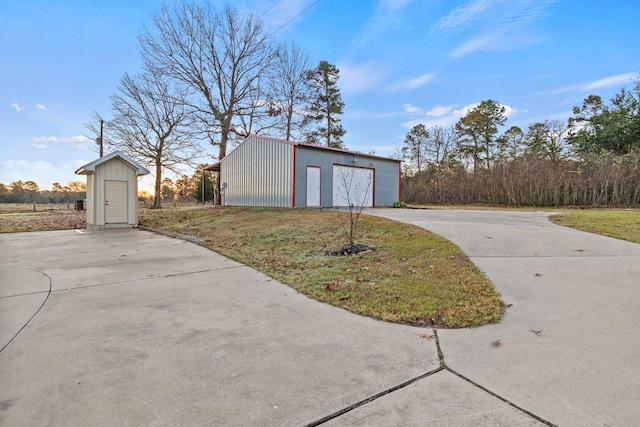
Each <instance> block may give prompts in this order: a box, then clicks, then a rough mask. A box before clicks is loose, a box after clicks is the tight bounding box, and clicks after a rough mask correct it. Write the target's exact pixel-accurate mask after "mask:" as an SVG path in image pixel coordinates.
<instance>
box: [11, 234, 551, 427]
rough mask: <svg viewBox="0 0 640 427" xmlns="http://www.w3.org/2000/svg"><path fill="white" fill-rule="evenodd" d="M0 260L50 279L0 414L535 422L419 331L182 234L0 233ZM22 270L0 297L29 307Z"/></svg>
mask: <svg viewBox="0 0 640 427" xmlns="http://www.w3.org/2000/svg"><path fill="white" fill-rule="evenodd" d="M0 259H2V262H3V264H5V265H8V266H12V268H13V269H14V271H32V272H38V271H39V272H42V273H43V274H46V275H47V276H48V277H50V278H51V285H52V291H51V294H50V295H49V298H48V299H47V301H46V303H45V304H44V306H43V307H42V309H41V310H40V311H39V312H38V313H37V315H36V316H35V317H33V319H32V320H31V321H30V322H29V323H28V324H27V325H26V327H25V328H24V329H22V331H21V332H20V333H19V335H18V336H17V337H16V338H15V339H14V340H13V341H12V342H11V343H10V344H9V345H8V346H7V347H6V348H5V349H4V350H3V351H2V352H0V425H2V426H4V425H6V426H113V425H123V426H125V425H130V426H134V425H135V426H201V425H220V426H303V425H322V424H325V425H334V426H335V425H367V426H383V425H401V424H405V425H455V426H459V425H468V426H473V425H478V424H485V425H503V426H512V425H540V424H539V423H538V422H536V421H535V419H533V418H531V417H530V416H529V415H528V414H526V413H524V412H522V411H519V410H517V409H515V408H513V407H512V406H510V405H508V404H506V403H505V402H503V401H501V400H499V399H496V398H495V397H492V396H490V395H487V394H485V393H482V392H480V390H479V389H478V388H477V387H474V386H472V385H470V384H469V383H468V382H466V381H464V380H462V379H460V378H459V377H455V376H452V375H450V373H449V372H447V371H443V370H442V368H441V365H440V360H439V357H438V352H437V348H436V341H435V340H434V339H429V338H428V335H429V334H430V333H432V332H433V331H431V330H429V329H420V328H413V327H408V326H402V325H395V324H390V323H384V322H379V321H374V320H371V319H368V318H364V317H361V316H357V315H354V314H351V313H348V312H346V311H344V310H342V309H338V308H335V307H331V306H329V305H326V304H321V303H319V302H317V301H314V300H310V299H308V298H306V297H304V296H302V295H300V294H298V293H296V292H295V291H294V290H292V289H291V288H289V287H287V286H284V285H282V284H280V283H278V282H276V281H274V280H271V279H270V278H268V277H267V276H265V275H263V274H261V273H258V272H256V271H255V270H252V269H251V268H249V267H246V266H244V265H241V264H239V263H237V262H234V261H231V260H229V259H227V258H224V257H222V256H220V255H218V254H216V253H214V252H211V251H209V250H207V249H205V248H203V247H200V246H198V245H196V244H193V243H190V242H185V241H183V240H178V239H172V238H169V237H165V236H160V235H156V234H153V233H150V232H145V231H140V230H104V231H99V232H92V233H91V232H84V231H72V230H69V231H54V232H36V233H16V234H0ZM25 269H28V270H25ZM34 283H35V282H34V281H33V280H32V276H31V275H29V274H24V275H20V274H9V275H2V276H0V292H2V290H5V291H6V292H4V293H2V295H3V297H1V298H0V300H1V301H2V302H3V303H4V304H5V305H4V306H11V307H14V308H15V309H16V310H25V312H30V313H31V312H32V311H33V306H32V305H25V302H24V300H23V299H21V298H20V295H21V294H22V293H25V291H26V290H27V289H30V287H32V286H33V284H34ZM38 295H41V294H38ZM0 308H2V306H0ZM6 316H7V312H6V311H2V312H0V329H1V330H3V331H4V328H5V326H6V325H7V324H8V323H7V322H5V319H6ZM7 333H10V331H9V332H7ZM421 335H426V336H425V337H423V336H421ZM361 423H364V424H361ZM398 423H400V424H398Z"/></svg>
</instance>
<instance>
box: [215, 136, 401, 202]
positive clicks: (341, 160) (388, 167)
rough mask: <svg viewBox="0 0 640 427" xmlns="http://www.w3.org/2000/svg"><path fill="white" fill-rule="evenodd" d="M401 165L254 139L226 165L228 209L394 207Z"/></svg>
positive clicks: (224, 193)
mask: <svg viewBox="0 0 640 427" xmlns="http://www.w3.org/2000/svg"><path fill="white" fill-rule="evenodd" d="M400 163H401V161H400V160H396V159H390V158H386V157H380V156H375V155H370V154H363V153H358V152H353V151H347V150H340V149H335V148H327V147H322V146H318V145H312V144H303V143H298V142H292V141H284V140H280V139H274V138H267V137H263V136H250V137H249V138H247V139H246V140H245V141H244V142H243V143H242V144H240V145H239V146H238V147H236V148H235V149H234V150H233V151H231V152H230V153H229V154H228V155H227V156H226V157H225V158H224V159H222V160H221V161H220V162H218V163H215V164H213V165H210V166H208V167H206V168H205V169H206V170H212V171H218V172H219V173H220V182H221V189H222V200H221V203H222V204H223V205H227V206H275V207H323V208H326V207H339V206H347V205H348V204H349V203H351V204H353V205H359V204H363V205H365V206H391V205H392V204H393V203H394V202H397V201H398V200H400V171H401V167H400V166H401V164H400Z"/></svg>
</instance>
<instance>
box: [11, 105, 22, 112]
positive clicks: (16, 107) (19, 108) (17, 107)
mask: <svg viewBox="0 0 640 427" xmlns="http://www.w3.org/2000/svg"><path fill="white" fill-rule="evenodd" d="M11 106H12V107H13V108H15V110H16V113H19V112H20V111H22V107H21V106H20V104H18V103H17V102H14V103H13V104H11Z"/></svg>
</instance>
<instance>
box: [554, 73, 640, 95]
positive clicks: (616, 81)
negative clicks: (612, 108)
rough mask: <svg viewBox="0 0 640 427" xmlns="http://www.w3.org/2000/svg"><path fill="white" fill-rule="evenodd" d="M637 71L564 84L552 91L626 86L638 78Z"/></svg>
mask: <svg viewBox="0 0 640 427" xmlns="http://www.w3.org/2000/svg"><path fill="white" fill-rule="evenodd" d="M637 77H638V74H637V73H624V74H616V75H613V76H609V77H605V78H603V79H598V80H594V81H592V82H583V83H577V84H574V85H569V86H564V87H561V88H558V89H554V90H551V91H550V93H553V94H557V93H564V92H588V91H591V90H594V89H602V88H607V87H612V86H624V85H626V84H628V83H631V82H633V81H634V80H635V79H637Z"/></svg>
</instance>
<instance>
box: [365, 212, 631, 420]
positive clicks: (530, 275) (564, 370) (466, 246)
mask: <svg viewBox="0 0 640 427" xmlns="http://www.w3.org/2000/svg"><path fill="white" fill-rule="evenodd" d="M370 213H373V214H376V215H380V216H384V217H387V218H391V219H394V220H398V221H403V222H407V223H411V224H415V225H417V226H420V227H424V228H426V229H429V230H431V231H433V232H435V233H437V234H440V235H442V236H444V237H446V238H448V239H450V240H452V241H453V242H455V243H456V244H458V245H459V246H460V247H461V248H462V249H463V250H464V252H465V253H466V254H467V255H468V256H469V257H470V258H471V260H472V261H473V262H474V264H476V265H477V266H478V267H479V268H480V269H481V270H483V271H484V272H485V274H486V275H487V276H488V277H489V278H490V279H491V280H492V281H493V283H494V285H495V287H496V289H497V290H498V291H499V292H500V293H501V294H502V297H503V300H504V301H505V302H506V303H508V304H513V305H512V306H511V307H509V308H508V309H507V312H506V315H505V316H504V319H503V320H502V322H500V323H499V324H496V325H487V326H483V327H480V328H476V329H463V330H439V331H438V336H439V341H440V346H441V348H442V351H443V355H444V360H445V363H446V365H447V366H448V367H449V368H450V369H451V370H453V371H455V372H457V373H459V374H461V375H462V376H465V377H467V378H469V379H471V380H472V381H474V382H475V383H477V384H479V385H481V386H482V387H486V388H487V389H488V390H490V391H492V392H494V393H496V394H497V395H499V396H502V397H504V398H505V399H508V400H509V401H510V402H512V403H514V404H515V405H517V406H518V407H520V408H524V409H526V410H527V411H530V412H531V413H532V414H535V415H537V416H539V417H541V418H543V419H545V420H548V421H550V422H553V423H556V424H559V425H561V426H636V425H639V424H640V403H639V402H640V368H639V363H640V328H639V327H638V325H640V245H637V244H633V243H629V242H624V241H619V240H615V239H611V238H607V237H602V236H598V235H594V234H589V233H584V232H580V231H576V230H572V229H569V228H565V227H560V226H556V225H554V224H552V223H551V222H549V221H548V220H547V217H548V214H547V213H544V212H532V213H526V212H487V211H439V210H405V209H402V210H400V209H380V210H375V211H371V212H370ZM497 340H500V345H499V346H497V347H495V346H493V345H492V343H493V342H495V341H497Z"/></svg>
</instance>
